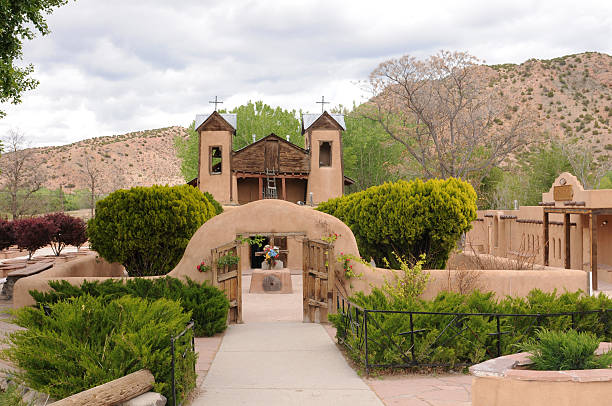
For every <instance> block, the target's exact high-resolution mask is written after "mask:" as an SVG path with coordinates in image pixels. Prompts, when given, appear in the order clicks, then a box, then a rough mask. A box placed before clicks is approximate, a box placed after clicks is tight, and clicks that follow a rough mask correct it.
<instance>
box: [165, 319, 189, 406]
mask: <svg viewBox="0 0 612 406" xmlns="http://www.w3.org/2000/svg"><path fill="white" fill-rule="evenodd" d="M193 326H194V322H193V321H191V322H189V324H187V327H185V330H183V331H182V332H180V333H179V334H178V335H176V336H174V337H172V338H171V339H170V346H171V351H172V405H173V406H177V402H176V360H177V358H176V355H177V354H176V347H177V345H178V344H180V343H181V340H190V341H191V345H190V346H189V345H188V346H186V348H185V350H184V351H183V352H182V353H181V354H179V356H180V357H182V358H183V359H184V358H186V357H187V354H188V353H189V352H191V353H195V334H194V330H193ZM189 331H190V332H191V334H187V332H189ZM193 372H194V374H195V362H194V364H193ZM179 406H180V404H179Z"/></svg>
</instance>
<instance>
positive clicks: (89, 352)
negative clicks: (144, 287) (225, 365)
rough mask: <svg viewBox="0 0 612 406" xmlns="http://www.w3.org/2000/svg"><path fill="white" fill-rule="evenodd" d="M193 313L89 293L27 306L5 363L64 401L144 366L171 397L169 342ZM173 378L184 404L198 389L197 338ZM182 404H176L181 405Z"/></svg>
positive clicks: (169, 304)
mask: <svg viewBox="0 0 612 406" xmlns="http://www.w3.org/2000/svg"><path fill="white" fill-rule="evenodd" d="M190 318H191V314H190V312H184V311H183V308H182V307H181V306H180V304H179V303H178V302H177V301H174V300H168V299H158V300H155V301H149V300H146V299H143V298H137V297H132V296H124V297H121V298H118V299H113V300H106V298H104V297H93V296H90V295H83V296H80V297H75V298H71V299H70V300H65V301H61V302H57V303H53V304H50V305H49V306H48V307H47V308H45V309H43V308H42V307H38V308H34V307H25V308H22V309H19V310H17V311H16V312H15V321H14V323H15V324H17V325H18V326H20V327H23V328H24V329H25V330H18V331H15V332H13V333H10V334H9V336H8V338H7V340H6V341H7V342H8V344H9V347H8V348H6V349H4V350H3V351H1V352H0V358H2V359H5V360H8V361H11V362H12V363H14V364H15V365H16V366H17V367H18V368H19V372H16V374H15V376H16V378H17V380H18V381H19V382H20V383H23V384H24V385H25V386H27V387H29V388H32V389H34V390H37V391H39V392H43V393H48V394H49V395H51V397H54V398H57V399H63V398H65V397H68V396H71V395H73V394H75V393H78V392H82V391H84V390H87V389H90V388H93V387H95V386H98V385H101V384H104V383H106V382H109V381H112V380H114V379H118V378H121V377H122V376H125V375H128V374H130V373H132V372H135V371H137V370H140V369H143V368H144V369H148V370H149V371H151V373H152V374H153V376H154V377H155V384H154V385H153V389H154V390H155V391H156V392H160V393H162V394H163V395H164V396H166V397H167V398H171V396H172V351H171V349H170V338H171V337H173V336H176V335H177V334H178V333H180V332H181V331H183V329H184V328H185V326H186V325H187V323H188V322H189V319H190ZM177 345H178V348H177V349H176V352H177V353H179V354H185V356H184V357H176V361H175V362H176V364H175V373H176V375H175V376H176V382H177V400H178V401H179V402H180V401H181V400H182V399H183V398H184V397H185V395H186V394H187V393H188V392H189V391H190V390H191V389H192V388H193V387H194V386H195V378H196V376H195V371H194V367H195V362H196V354H194V353H193V352H192V351H186V350H187V348H188V347H190V346H191V340H187V342H185V343H181V342H178V341H177ZM179 402H177V403H179Z"/></svg>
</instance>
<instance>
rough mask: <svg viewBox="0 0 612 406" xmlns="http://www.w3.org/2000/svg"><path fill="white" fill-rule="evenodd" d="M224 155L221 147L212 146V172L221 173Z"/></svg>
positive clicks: (212, 173) (214, 173) (213, 173)
mask: <svg viewBox="0 0 612 406" xmlns="http://www.w3.org/2000/svg"><path fill="white" fill-rule="evenodd" d="M221 164H222V155H221V147H220V146H216V147H210V174H211V175H217V174H220V173H221Z"/></svg>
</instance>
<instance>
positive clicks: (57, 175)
mask: <svg viewBox="0 0 612 406" xmlns="http://www.w3.org/2000/svg"><path fill="white" fill-rule="evenodd" d="M482 69H483V77H485V78H486V80H487V85H488V86H489V87H492V88H495V89H496V90H498V91H500V92H502V93H503V94H504V95H505V96H508V97H509V98H510V99H511V100H512V101H513V102H518V103H520V104H521V105H523V106H524V107H526V108H527V109H528V110H530V111H531V112H532V113H534V116H535V117H537V126H538V128H539V130H540V131H539V132H541V133H547V134H549V135H550V136H552V137H557V138H559V139H560V140H562V141H563V140H564V141H568V142H569V141H577V142H579V143H586V144H588V145H591V146H592V147H593V150H594V152H595V153H596V154H597V155H600V156H601V155H608V156H609V155H612V125H611V123H610V121H611V120H612V56H610V55H607V54H602V53H597V52H586V53H582V54H576V55H567V56H563V57H559V58H554V59H551V60H537V59H530V60H528V61H526V62H524V63H522V64H519V65H515V64H504V65H492V66H482ZM509 114H510V113H509ZM507 118H509V117H507ZM502 121H503V120H502ZM502 121H500V123H498V124H499V125H504V123H503V122H502ZM238 125H240V123H238ZM177 136H178V137H186V136H187V131H186V129H185V128H183V127H168V128H161V129H156V130H144V131H137V132H133V133H128V134H123V135H115V136H109V137H99V138H92V139H86V140H83V141H79V142H76V143H73V144H69V145H63V146H59V147H43V148H36V149H34V150H33V151H34V154H33V156H32V159H33V160H34V161H35V162H36V165H37V166H38V167H39V170H40V171H41V173H42V174H43V176H44V177H45V178H46V181H45V183H44V185H45V187H47V188H50V189H56V188H58V187H59V186H60V185H62V187H63V188H64V189H65V190H66V191H67V192H70V191H71V190H77V189H85V188H88V187H89V186H88V185H89V184H88V179H87V173H86V168H85V161H86V160H89V162H90V163H91V164H92V165H93V166H94V167H95V168H96V169H98V170H99V171H100V172H101V173H102V175H101V177H100V180H99V184H100V187H99V190H100V191H101V192H102V193H108V192H110V191H112V190H115V189H117V188H125V187H131V186H150V185H153V184H169V185H176V184H181V183H184V182H185V181H184V179H183V177H182V176H181V172H180V161H179V159H178V158H177V157H176V151H175V149H174V138H175V137H177Z"/></svg>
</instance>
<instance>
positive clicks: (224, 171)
mask: <svg viewBox="0 0 612 406" xmlns="http://www.w3.org/2000/svg"><path fill="white" fill-rule="evenodd" d="M211 146H221V157H222V159H221V173H220V174H211V173H210V170H209V169H210V167H209V166H210V154H209V148H210V147H211ZM231 153H232V135H231V133H230V132H229V131H202V132H201V134H200V167H199V169H198V179H199V185H200V190H201V191H203V192H209V193H210V194H212V195H213V196H214V197H215V199H216V200H218V201H219V202H220V203H230V202H231V200H230V195H231V192H230V187H231V185H232V176H231V165H230V162H231ZM234 193H236V190H235V189H234ZM233 198H234V199H236V196H233Z"/></svg>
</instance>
